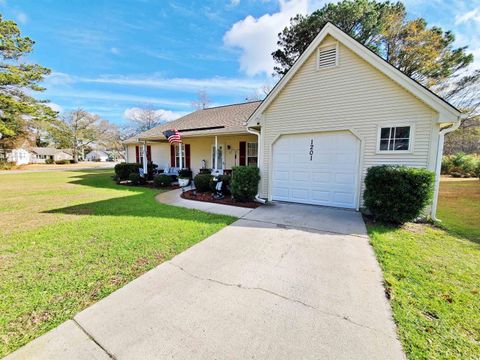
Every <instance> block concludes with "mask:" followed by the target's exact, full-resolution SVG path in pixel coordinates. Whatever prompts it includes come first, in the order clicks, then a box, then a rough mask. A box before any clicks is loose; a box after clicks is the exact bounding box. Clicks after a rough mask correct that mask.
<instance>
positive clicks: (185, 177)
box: [177, 169, 192, 187]
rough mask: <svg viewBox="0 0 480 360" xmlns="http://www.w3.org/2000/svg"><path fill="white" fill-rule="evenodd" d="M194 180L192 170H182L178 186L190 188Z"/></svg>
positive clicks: (179, 174) (179, 172)
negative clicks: (191, 181)
mask: <svg viewBox="0 0 480 360" xmlns="http://www.w3.org/2000/svg"><path fill="white" fill-rule="evenodd" d="M191 178H192V171H191V170H190V169H181V170H179V171H178V177H177V179H178V185H179V186H180V187H185V186H188V184H189V183H190V179H191Z"/></svg>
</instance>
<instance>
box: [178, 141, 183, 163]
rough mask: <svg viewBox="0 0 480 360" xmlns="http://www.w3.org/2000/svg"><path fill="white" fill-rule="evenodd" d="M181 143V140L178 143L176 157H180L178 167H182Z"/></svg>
mask: <svg viewBox="0 0 480 360" xmlns="http://www.w3.org/2000/svg"><path fill="white" fill-rule="evenodd" d="M182 148H183V145H182V143H181V142H179V143H178V158H179V159H180V166H179V168H180V169H183V159H182V152H183V149H182Z"/></svg>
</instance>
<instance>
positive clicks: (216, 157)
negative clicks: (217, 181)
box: [213, 135, 218, 171]
mask: <svg viewBox="0 0 480 360" xmlns="http://www.w3.org/2000/svg"><path fill="white" fill-rule="evenodd" d="M217 162H218V137H217V136H216V135H215V151H214V152H213V169H214V170H215V171H216V170H217V166H218V164H217Z"/></svg>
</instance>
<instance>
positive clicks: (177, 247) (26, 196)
mask: <svg viewBox="0 0 480 360" xmlns="http://www.w3.org/2000/svg"><path fill="white" fill-rule="evenodd" d="M111 175H112V171H100V170H99V171H89V172H86V171H65V172H63V171H62V172H45V173H24V174H6V175H0V189H1V192H0V357H2V356H4V355H6V354H8V353H9V352H11V351H13V350H15V349H16V348H18V347H20V346H21V345H23V344H25V343H27V342H29V341H30V340H32V339H34V338H36V337H38V336H39V335H41V334H43V333H45V332H46V331H48V330H50V329H52V328H53V327H55V326H57V325H58V324H60V323H62V322H63V321H65V320H67V319H69V318H72V317H73V316H74V314H75V313H77V312H78V311H80V310H82V309H84V308H85V307H87V306H88V305H90V304H92V303H93V302H96V301H98V300H99V299H101V298H103V297H105V296H106V295H108V294H110V293H111V292H112V291H114V290H116V289H118V288H119V287H121V286H123V285H124V284H126V283H128V282H129V281H131V280H133V279H134V278H136V277H138V276H139V275H140V274H142V273H144V272H145V271H147V270H149V269H151V268H153V267H155V266H156V265H158V264H160V263H162V262H163V261H165V260H168V259H170V258H172V257H173V256H174V255H176V254H178V253H180V252H182V251H184V250H185V249H187V248H188V247H190V246H191V245H193V244H195V243H197V242H198V241H201V240H203V239H204V238H206V237H207V236H209V235H211V234H213V233H214V232H216V231H218V230H220V229H221V228H223V227H224V226H226V225H227V224H230V223H231V222H232V221H233V220H234V219H233V218H230V217H225V216H219V215H210V214H206V213H203V212H200V211H195V210H187V209H181V208H176V207H171V206H167V205H162V204H159V203H157V202H156V201H155V199H154V196H155V194H157V193H158V192H159V191H158V190H153V189H145V188H132V187H125V186H118V185H115V184H114V182H113V181H112V180H111Z"/></svg>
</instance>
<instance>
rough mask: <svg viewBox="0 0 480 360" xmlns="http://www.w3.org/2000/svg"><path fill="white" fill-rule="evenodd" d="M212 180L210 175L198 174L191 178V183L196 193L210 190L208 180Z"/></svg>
mask: <svg viewBox="0 0 480 360" xmlns="http://www.w3.org/2000/svg"><path fill="white" fill-rule="evenodd" d="M212 178H213V176H212V175H210V174H198V175H196V176H195V177H194V178H193V183H194V184H195V188H196V189H197V191H198V192H206V191H208V190H210V180H211V179H212Z"/></svg>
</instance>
